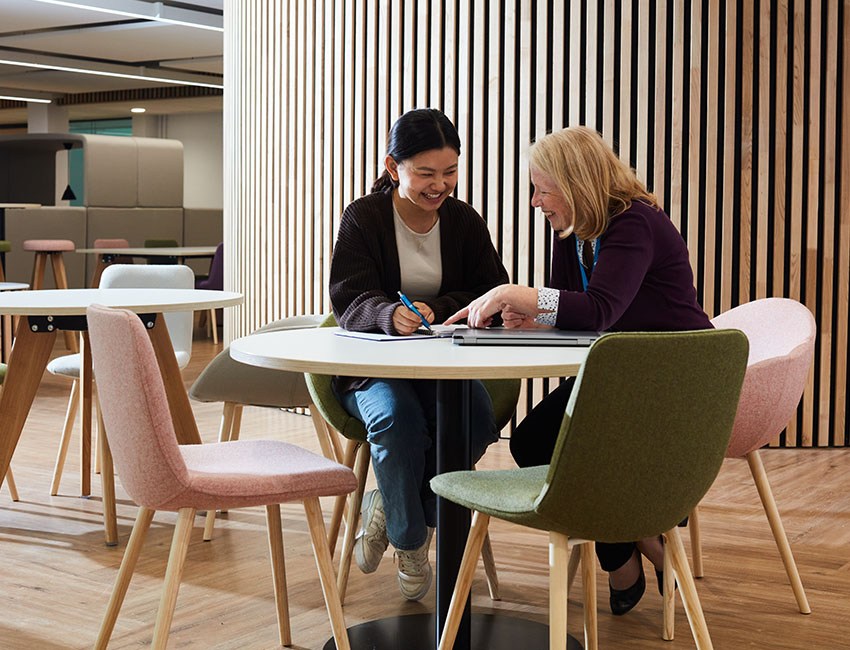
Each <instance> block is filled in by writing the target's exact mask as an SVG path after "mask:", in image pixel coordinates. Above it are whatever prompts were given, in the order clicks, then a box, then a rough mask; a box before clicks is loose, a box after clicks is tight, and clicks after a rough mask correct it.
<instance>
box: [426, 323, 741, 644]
mask: <svg viewBox="0 0 850 650" xmlns="http://www.w3.org/2000/svg"><path fill="white" fill-rule="evenodd" d="M747 351H748V343H747V338H746V336H744V334H743V333H741V332H740V331H737V330H708V331H698V332H676V333H619V334H609V335H607V336H603V337H602V338H600V339H599V340H598V341H597V342H596V343H595V344H594V345H593V347H592V348H591V349H590V352H589V354H588V357H587V360H586V362H585V364H584V365H583V367H582V369H581V371H580V372H579V376H578V379H577V381H576V384H575V388H574V389H573V393H572V395H571V397H570V401H569V402H568V404H567V408H566V412H565V414H564V420H563V423H562V425H561V431H560V434H559V437H558V441H557V443H556V445H555V450H554V453H553V455H552V462H551V464H550V465H542V466H538V467H528V468H522V469H512V470H499V471H489V472H449V473H446V474H442V475H439V476H436V477H434V478H433V479H432V480H431V487H432V488H433V490H434V492H436V493H437V494H439V495H441V496H443V497H445V498H447V499H450V500H452V501H454V502H456V503H459V504H461V505H464V506H466V507H468V508H470V509H472V510H473V511H474V514H473V518H472V527H471V529H470V532H469V538H468V540H467V544H466V549H465V551H464V556H463V560H462V562H461V568H460V572H459V575H458V580H457V584H456V586H455V591H454V594H453V596H452V601H451V605H450V607H449V613H448V617H447V622H446V625H445V628H444V630H443V637H442V639H441V640H440V648H441V649H442V648H451V647H452V645H453V643H454V637H455V635H456V633H457V627H458V623H459V620H460V616H461V614H462V610H463V604H464V603H465V602H466V598H467V595H468V593H469V584H470V582H471V579H472V573H473V571H474V569H475V558H476V557H477V555H478V552H479V549H480V544H481V541H482V540H483V537H484V534H485V532H486V530H487V525H488V522H489V520H490V517H491V516H492V517H498V518H499V519H505V520H507V521H511V522H514V523H517V524H520V525H523V526H529V527H531V528H536V529H539V530H545V531H549V547H550V552H549V557H550V569H549V570H550V594H549V599H550V603H549V619H550V620H549V630H550V648H564V647H566V642H567V588H566V580H565V576H564V575H562V573H563V572H564V571H565V569H566V567H567V553H568V551H567V543H568V540H569V538H570V537H574V536H575V537H581V538H584V539H588V540H597V541H602V542H625V541H630V540H636V539H642V538H644V537H650V536H653V535H659V534H663V535H664V537H665V540H666V550H667V552H666V553H665V556H666V557H667V558H669V561H667V560H666V561H665V565H666V566H667V568H668V569H670V567H672V572H673V573H674V574H675V577H676V578H677V579H678V581H679V585H680V589H679V591H680V592H681V594H682V599H683V600H684V603H685V611H686V612H687V615H688V621H689V622H690V624H691V630H692V632H693V634H694V639H695V641H696V646H697V648H698V649H700V650H702V649H705V648H711V640H710V638H709V634H708V629H707V627H706V624H705V619H704V617H703V614H702V608H701V606H700V604H699V598H698V596H697V593H696V589H695V587H694V580H693V577H692V576H691V573H690V569H689V567H688V561H687V557H686V556H685V552H684V547H683V545H682V541H681V538H680V537H679V533H678V530H677V524H678V523H679V522H680V521H682V520H683V519H684V518H685V517H686V516H687V515H688V514H689V513H690V512H691V511H692V510H693V508H694V506H695V505H696V504H697V503H699V500H700V499H701V498H702V496H703V495H704V494H705V493H706V491H707V490H708V488H709V487H711V484H712V483H713V482H714V478H715V477H716V475H717V473H718V471H719V470H720V466H721V464H722V462H723V457H724V454H725V452H726V448H727V446H728V444H729V437H730V434H731V432H732V425H733V423H734V421H735V411H736V408H737V405H738V399H739V397H740V393H741V384H742V381H743V378H744V372H745V370H746V365H747ZM665 573H666V575H665V581H668V580H669V583H668V584H670V588H672V579H673V576H671V575H670V573H671V571H670V570H668V571H666V572H665ZM586 621H587V619H586ZM586 636H587V637H593V636H594V635H593V633H592V632H590V631H588V630H586Z"/></svg>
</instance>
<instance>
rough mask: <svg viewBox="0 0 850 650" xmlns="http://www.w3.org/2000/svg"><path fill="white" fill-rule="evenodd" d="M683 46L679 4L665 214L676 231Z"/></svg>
mask: <svg viewBox="0 0 850 650" xmlns="http://www.w3.org/2000/svg"><path fill="white" fill-rule="evenodd" d="M684 45H685V10H684V6H683V3H680V2H675V3H673V61H672V68H673V86H672V88H671V89H670V90H671V91H672V93H673V98H672V102H671V107H672V114H671V116H670V118H671V120H670V121H671V129H672V149H671V151H670V170H671V171H670V179H669V184H670V205H669V206H667V208H668V209H667V213H668V214H669V215H670V219H671V220H672V221H673V223H674V224H675V225H676V227H677V228H681V225H682V183H683V182H684V179H683V178H682V160H683V153H682V140H683V138H684V133H683V132H682V131H683V129H684V123H683V119H682V118H683V115H684V111H685V106H684V94H685V93H684V89H683V83H684V65H685V63H684Z"/></svg>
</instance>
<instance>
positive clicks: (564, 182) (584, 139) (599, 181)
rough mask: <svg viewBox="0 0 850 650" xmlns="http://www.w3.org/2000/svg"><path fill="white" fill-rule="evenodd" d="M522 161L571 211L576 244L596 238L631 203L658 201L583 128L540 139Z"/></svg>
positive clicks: (564, 234) (653, 202) (652, 203)
mask: <svg viewBox="0 0 850 650" xmlns="http://www.w3.org/2000/svg"><path fill="white" fill-rule="evenodd" d="M528 162H529V164H530V165H531V167H534V168H535V169H537V170H539V171H541V172H543V173H544V174H546V175H547V176H550V177H551V178H552V180H553V181H554V182H555V185H556V186H557V188H558V190H559V191H560V192H561V194H562V195H563V197H564V200H565V201H566V203H567V206H568V207H569V208H570V211H571V212H572V215H573V229H572V230H573V231H574V232H575V234H576V237H578V238H579V239H584V240H590V239H595V238H597V237H599V236H600V235H601V234H602V233H604V232H605V230H606V228H607V227H608V222H609V220H610V219H612V218H613V217H616V216H617V215H618V214H620V213H622V212H625V211H626V210H628V209H629V207H631V204H632V201H633V200H635V199H640V200H642V201H644V202H646V203H649V204H650V205H652V206H654V207H656V208H658V200H657V199H656V198H655V196H654V195H653V194H651V193H650V192H648V191H647V189H646V187H645V186H644V184H643V183H641V182H640V181H639V180H638V179H637V176H635V172H634V170H632V169H631V168H630V167H629V166H628V165H626V164H625V163H623V162H622V161H621V160H620V159H619V158H617V156H616V154H615V153H614V152H613V151H612V150H611V148H610V147H609V146H608V145H607V144H605V142H604V141H603V140H602V136H601V135H600V134H599V133H597V132H596V131H594V130H592V129H589V128H587V127H586V126H572V127H569V128H566V129H562V130H561V131H556V132H555V133H550V134H549V135H546V136H544V137H543V138H541V139H540V140H538V141H537V142H535V143H533V144H532V145H531V147H530V148H529V150H528ZM569 234H570V232H569V231H567V232H564V233H562V234H561V236H562V237H566V236H568V235H569Z"/></svg>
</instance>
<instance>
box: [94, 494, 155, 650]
mask: <svg viewBox="0 0 850 650" xmlns="http://www.w3.org/2000/svg"><path fill="white" fill-rule="evenodd" d="M153 515H154V511H153V510H148V509H147V508H139V512H138V514H137V515H136V523H135V524H134V525H133V532H132V533H131V534H130V541H129V542H128V543H127V550H126V551H124V558H123V559H122V560H121V568H120V569H118V577H117V578H115V586H114V587H113V588H112V595H111V596H110V597H109V605H107V606H106V614H104V617H103V623H101V625H100V632H99V633H98V635H97V641H96V642H95V644H94V647H95V650H106V646H107V644H108V643H109V637H111V636H112V628H114V627H115V621H116V620H117V619H118V612H119V611H120V609H121V604H122V603H123V602H124V596H125V595H126V594H127V587H128V586H129V585H130V579H131V578H132V577H133V571H134V570H135V568H136V561H137V560H138V559H139V553H141V551H142V546H143V545H144V543H145V536H146V535H147V533H148V528H150V525H151V520H152V519H153Z"/></svg>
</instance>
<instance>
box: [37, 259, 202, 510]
mask: <svg viewBox="0 0 850 650" xmlns="http://www.w3.org/2000/svg"><path fill="white" fill-rule="evenodd" d="M194 277H195V276H194V274H193V273H192V270H191V269H190V268H189V267H187V266H182V265H168V266H151V267H149V266H145V265H142V264H138V265H136V264H113V265H111V266H109V267H107V268H106V269H105V270H104V271H103V274H102V275H101V278H100V288H101V289H144V288H158V289H191V288H193V286H194ZM165 323H166V327H167V328H168V336H169V337H170V339H171V343H172V345H173V346H174V356H175V358H176V359H177V365H178V367H179V368H181V369H183V368H185V367H186V366H187V365H188V364H189V360H190V358H191V356H192V312H185V313H184V312H177V313H170V314H166V315H165ZM47 370H48V372H50V373H51V374H53V375H58V376H62V377H68V378H69V379H71V380H73V384H72V385H71V397H70V399H69V400H68V408H67V410H66V413H65V423H64V425H63V427H62V438H61V440H60V442H59V450H58V452H57V454H56V466H55V467H54V469H53V482H52V484H51V487H50V494H51V495H56V494H58V493H59V483H60V481H61V480H62V470H63V469H64V467H65V458H66V456H67V454H68V444H69V443H70V441H71V432H72V431H73V428H74V421H75V418H76V415H77V409H78V406H79V403H80V382H79V379H80V355H79V354H70V355H66V356H63V357H57V358H56V359H53V360H52V361H50V363H48V364H47ZM98 385H99V384H98ZM94 402H95V407H96V409H97V413H98V414H99V413H100V402H99V398H98V397H95V399H94ZM83 418H88V421H89V422H90V421H91V415H90V414H88V413H83V414H81V422H82V420H83ZM103 435H104V432H103V429H102V428H101V426H100V417H98V436H97V440H98V444H101V443H102V441H103ZM96 458H98V459H100V453H97V455H96ZM90 469H91V448H90V440H89V439H88V437H87V436H86V435H85V434H84V435H83V436H82V437H81V450H80V481H81V489H80V493H81V495H82V496H87V495H89V494H90V492H91V489H90V488H91V477H90Z"/></svg>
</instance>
